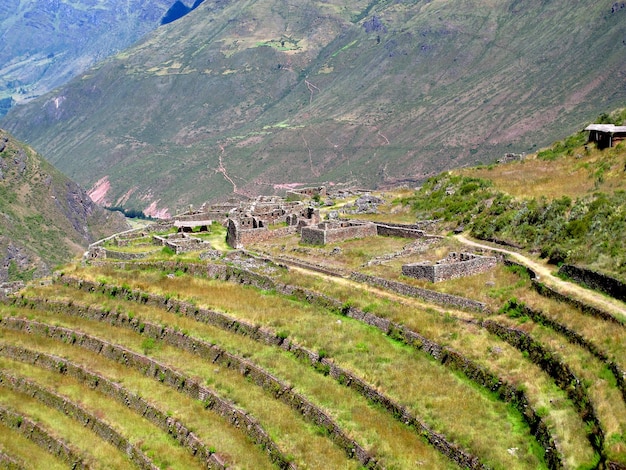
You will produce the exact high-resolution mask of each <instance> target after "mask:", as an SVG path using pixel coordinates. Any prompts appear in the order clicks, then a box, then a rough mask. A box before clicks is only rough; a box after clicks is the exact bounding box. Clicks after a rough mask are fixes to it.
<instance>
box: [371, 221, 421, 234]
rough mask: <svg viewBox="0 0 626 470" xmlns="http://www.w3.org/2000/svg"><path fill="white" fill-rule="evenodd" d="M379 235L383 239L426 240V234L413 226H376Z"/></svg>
mask: <svg viewBox="0 0 626 470" xmlns="http://www.w3.org/2000/svg"><path fill="white" fill-rule="evenodd" d="M376 231H377V233H378V235H380V236H383V237H402V238H424V237H425V236H426V233H425V232H424V231H423V230H418V229H416V228H414V227H413V226H401V225H396V224H378V223H377V224H376Z"/></svg>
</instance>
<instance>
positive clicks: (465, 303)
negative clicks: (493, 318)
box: [350, 272, 488, 312]
mask: <svg viewBox="0 0 626 470" xmlns="http://www.w3.org/2000/svg"><path fill="white" fill-rule="evenodd" d="M350 278H351V279H353V280H355V281H357V282H363V283H365V284H369V285H372V286H378V287H383V288H384V289H387V290H390V291H393V292H397V293H398V294H402V295H406V296H408V297H418V298H420V299H424V300H426V301H428V302H432V303H435V304H438V305H444V306H453V307H458V308H463V309H468V310H476V311H479V312H488V308H487V306H486V305H485V304H484V303H482V302H478V301H476V300H472V299H468V298H466V297H460V296H458V295H452V294H443V293H441V292H436V291H433V290H430V289H422V288H420V287H415V286H410V285H408V284H404V283H402V282H397V281H391V280H389V279H384V278H381V277H376V276H369V275H367V274H363V273H357V272H353V273H352V274H351V275H350Z"/></svg>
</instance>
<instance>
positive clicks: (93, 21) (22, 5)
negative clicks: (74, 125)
mask: <svg viewBox="0 0 626 470" xmlns="http://www.w3.org/2000/svg"><path fill="white" fill-rule="evenodd" d="M173 4H174V0H153V1H151V2H143V1H127V2H124V4H123V5H122V4H120V2H111V1H106V0H95V1H85V0H58V1H54V2H52V1H48V2H41V1H36V0H7V1H4V2H2V4H1V5H0V35H1V36H2V43H0V116H4V115H5V114H6V113H7V111H8V110H9V108H10V107H11V106H12V105H14V104H15V103H21V102H25V101H28V100H31V99H33V98H35V97H37V96H41V95H43V94H44V93H46V92H48V91H50V90H52V89H54V88H56V87H57V86H60V85H62V84H64V83H66V82H67V81H69V80H71V79H72V78H74V77H75V76H76V75H78V74H79V73H82V72H84V71H85V70H86V69H87V68H88V67H90V66H92V65H93V64H94V63H96V62H98V61H101V60H102V59H104V58H106V57H108V56H110V55H111V54H114V53H117V52H119V51H120V50H122V49H125V48H126V47H128V46H130V45H131V44H133V43H134V42H135V41H136V40H137V39H139V38H140V37H141V36H143V35H144V34H146V33H147V32H149V31H152V30H154V29H155V28H156V27H157V26H158V25H159V23H160V20H161V18H163V16H164V15H165V14H166V13H167V12H168V9H169V8H170V7H172V6H173Z"/></svg>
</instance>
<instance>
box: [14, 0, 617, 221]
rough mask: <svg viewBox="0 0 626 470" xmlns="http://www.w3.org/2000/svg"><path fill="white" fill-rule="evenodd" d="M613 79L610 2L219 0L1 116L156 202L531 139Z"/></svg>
mask: <svg viewBox="0 0 626 470" xmlns="http://www.w3.org/2000/svg"><path fill="white" fill-rule="evenodd" d="M600 51H601V52H600ZM625 82H626V8H622V6H621V4H615V3H614V2H612V1H606V0H603V1H600V2H594V3H592V4H589V3H588V2H580V1H579V2H573V3H571V4H568V5H566V6H564V5H563V4H561V3H557V2H554V1H549V0H531V1H528V2H520V1H518V0H496V1H490V2H487V1H485V0H473V1H469V0H468V1H462V2H459V1H452V0H432V1H411V2H388V1H383V0H380V1H364V0H357V1H354V2H345V1H342V0H329V1H323V2H322V1H297V2H295V3H294V2H291V3H290V4H288V5H285V4H283V3H281V2H276V0H254V1H253V0H251V1H248V2H243V3H242V2H231V1H228V0H219V1H214V2H204V3H202V4H201V5H199V6H198V7H197V8H196V9H195V10H194V11H192V12H191V13H189V14H188V15H186V16H185V17H184V18H182V19H181V20H179V21H176V22H175V23H172V24H169V25H166V26H164V27H162V28H159V29H157V30H156V31H154V32H153V33H151V34H150V35H149V36H147V37H146V38H145V39H144V40H142V41H141V42H140V43H138V44H137V45H135V46H134V47H132V48H130V49H128V50H126V51H124V52H123V53H120V54H118V55H117V56H115V57H113V58H110V59H107V60H105V61H104V62H102V63H100V64H98V65H97V66H95V67H94V68H92V69H91V70H89V71H88V72H87V73H85V74H84V75H82V76H81V77H78V78H77V79H75V80H73V81H72V82H70V83H69V84H68V85H66V86H64V87H62V88H60V89H59V90H57V91H55V92H54V93H52V94H50V95H47V96H45V97H42V98H41V99H38V100H36V101H33V102H31V103H29V104H27V105H24V106H19V107H17V108H15V109H13V110H12V111H11V112H10V113H9V114H8V115H7V116H6V117H5V118H4V120H3V121H2V125H3V126H5V127H6V128H8V129H9V130H10V131H12V132H14V133H15V134H16V135H17V136H19V137H20V138H21V139H24V140H26V141H27V142H29V143H30V144H31V145H33V146H34V147H35V148H37V149H38V150H39V151H40V152H41V153H42V154H43V155H45V157H46V158H48V159H49V160H50V161H51V162H52V163H53V164H55V165H56V166H58V167H59V168H60V169H61V170H62V171H64V172H65V173H66V174H68V175H69V176H71V177H72V178H75V179H76V180H77V181H78V182H80V183H81V184H82V185H84V186H85V187H88V188H91V191H90V194H92V196H93V197H94V199H96V200H98V201H99V202H101V203H103V204H110V205H114V206H124V207H132V208H135V209H139V210H143V211H144V212H145V213H146V214H152V215H162V216H165V215H167V214H171V213H173V212H175V211H176V210H177V209H178V208H182V207H186V206H187V205H188V204H190V203H194V204H200V203H202V202H204V201H206V200H216V199H220V198H226V197H228V196H229V195H233V194H235V195H238V196H246V195H251V194H256V193H259V192H267V193H270V192H274V191H276V190H278V188H281V187H285V185H290V186H294V185H298V184H300V185H302V184H321V183H325V184H331V185H332V184H340V183H342V184H345V183H353V184H358V185H362V186H370V187H375V186H377V187H384V186H385V185H393V184H399V183H406V184H410V185H415V184H419V183H420V182H421V181H423V180H424V179H425V178H426V177H428V176H430V175H433V174H436V173H438V172H440V171H442V170H444V169H446V168H452V167H461V166H466V165H470V164H473V163H476V162H484V163H487V162H491V161H494V160H496V159H497V158H500V157H502V155H504V154H505V153H509V152H514V153H523V152H532V151H535V150H537V149H538V148H540V147H543V146H546V145H549V144H550V143H552V142H553V141H554V140H556V139H558V138H559V137H560V136H562V135H567V134H569V133H571V132H573V131H576V130H579V129H581V128H582V127H583V126H584V125H586V124H587V123H589V122H590V121H591V120H592V119H593V117H594V116H597V115H598V114H600V113H601V112H602V111H604V110H606V109H614V108H618V107H621V106H623V105H624V103H625V102H626V88H625V87H624V86H623V83H625Z"/></svg>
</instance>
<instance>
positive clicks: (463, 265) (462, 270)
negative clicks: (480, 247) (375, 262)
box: [402, 253, 498, 282]
mask: <svg viewBox="0 0 626 470" xmlns="http://www.w3.org/2000/svg"><path fill="white" fill-rule="evenodd" d="M497 262H498V260H497V258H495V257H492V256H478V255H472V254H469V253H460V254H458V253H451V256H450V257H448V258H446V259H445V260H443V261H441V262H439V263H437V264H430V265H429V264H422V263H416V264H405V265H404V266H402V274H404V275H405V276H409V277H414V278H416V279H426V280H428V281H430V282H441V281H447V280H450V279H457V278H460V277H465V276H473V275H475V274H479V273H484V272H486V271H489V270H490V269H493V268H494V267H495V266H496V264H497Z"/></svg>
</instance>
